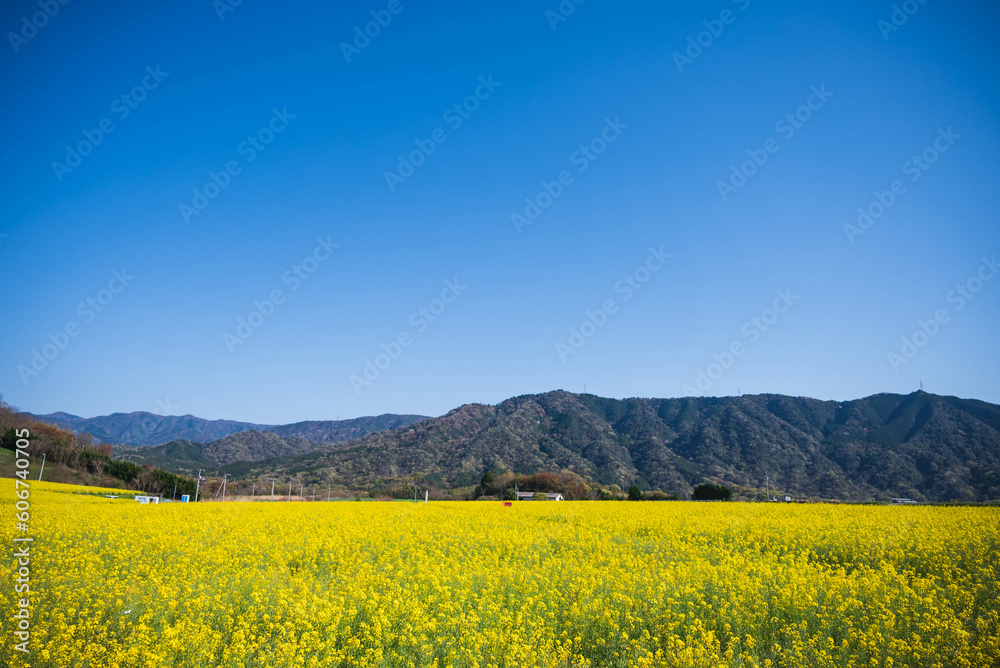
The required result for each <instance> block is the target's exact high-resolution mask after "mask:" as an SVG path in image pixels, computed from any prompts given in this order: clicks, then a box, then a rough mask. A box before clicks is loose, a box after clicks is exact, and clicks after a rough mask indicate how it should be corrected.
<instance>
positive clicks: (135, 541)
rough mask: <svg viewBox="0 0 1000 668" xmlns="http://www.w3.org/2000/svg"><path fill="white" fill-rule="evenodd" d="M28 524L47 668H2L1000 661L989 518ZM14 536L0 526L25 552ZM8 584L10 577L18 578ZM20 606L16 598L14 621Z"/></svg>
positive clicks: (175, 514) (471, 507)
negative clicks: (999, 658)
mask: <svg viewBox="0 0 1000 668" xmlns="http://www.w3.org/2000/svg"><path fill="white" fill-rule="evenodd" d="M10 486H11V488H13V482H12V481H10ZM12 497H13V494H12V493H5V494H4V497H3V498H4V504H3V507H4V510H5V512H6V511H8V510H9V512H6V515H7V516H12V514H13V512H14V510H13V508H12V507H11V506H12V505H13V502H12V501H8V500H9V499H12ZM32 504H33V505H32V533H33V535H34V536H35V543H34V544H33V545H32V555H33V561H32V569H33V570H32V590H33V594H32V596H33V601H32V615H33V616H32V642H31V650H32V653H31V655H30V657H28V660H27V661H25V660H24V659H23V658H22V655H20V653H16V652H14V651H13V644H14V642H15V641H14V640H13V637H12V634H11V633H10V630H9V623H10V622H9V620H10V615H9V614H7V613H5V614H4V617H3V620H2V624H3V634H2V635H0V664H2V665H5V666H7V665H10V666H19V665H28V664H30V665H31V666H32V667H33V668H44V667H56V666H59V667H63V666H100V667H102V668H132V667H143V668H164V667H167V666H184V667H188V666H191V667H194V666H205V667H209V666H212V667H214V666H225V667H233V668H236V667H247V668H249V667H251V666H253V667H268V668H272V667H273V668H279V667H302V668H319V667H320V666H323V667H325V666H365V667H367V666H386V667H389V666H392V667H397V666H399V667H404V666H405V667H408V668H417V667H421V668H422V667H435V668H446V667H456V668H457V667H463V668H466V667H467V668H515V667H517V668H522V667H528V666H546V667H547V666H562V667H567V668H570V667H593V668H598V667H604V666H612V667H614V666H642V667H653V666H664V667H667V666H670V667H675V666H678V667H690V668H695V667H697V668H722V667H727V668H729V667H731V668H736V667H740V668H751V667H753V668H756V667H781V668H799V667H801V668H807V667H808V668H834V667H836V668H841V667H844V666H851V667H857V668H862V667H864V668H874V667H879V668H896V667H903V666H923V667H926V668H951V667H967V668H978V667H980V666H995V665H997V661H998V658H997V657H1000V602H998V601H1000V591H998V588H1000V587H998V584H997V582H998V575H1000V573H998V571H1000V522H998V519H1000V512H998V510H997V509H993V508H934V507H919V506H918V507H885V506H866V507H862V506H829V505H778V504H735V503H728V504H727V503H693V502H659V503H652V502H643V503H629V502H563V503H556V502H530V503H527V502H517V503H514V504H513V507H510V508H504V507H502V505H501V504H500V503H499V502H497V503H486V502H480V503H469V502H439V503H431V504H429V505H424V504H402V503H350V502H340V503H318V502H317V503H287V502H278V501H276V502H274V503H267V502H264V503H212V504H197V505H195V504H179V503H173V504H169V505H160V506H143V505H139V504H137V503H135V502H134V501H128V500H117V501H109V500H107V499H102V498H100V497H86V496H81V495H74V494H62V493H58V492H56V491H54V489H52V490H51V491H49V490H43V489H38V490H33V492H32ZM12 524H13V522H8V521H5V522H3V523H2V524H0V538H2V539H3V540H4V542H5V544H7V545H11V544H12V543H11V539H12V538H13V537H14V535H13V534H14V531H13V529H12V527H11V525H12ZM13 570H14V566H13V565H12V562H11V560H9V559H8V560H4V561H3V562H2V563H0V579H2V581H3V582H5V583H10V582H11V581H12V578H13ZM12 589H13V588H12V587H11V586H9V584H8V585H4V586H3V587H2V588H0V605H2V606H3V607H4V609H5V610H11V609H13V606H14V605H15V603H14V594H13V592H12Z"/></svg>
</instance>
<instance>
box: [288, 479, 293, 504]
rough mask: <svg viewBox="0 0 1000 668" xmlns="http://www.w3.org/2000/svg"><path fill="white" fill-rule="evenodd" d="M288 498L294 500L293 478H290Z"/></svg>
mask: <svg viewBox="0 0 1000 668" xmlns="http://www.w3.org/2000/svg"><path fill="white" fill-rule="evenodd" d="M288 500H289V501H291V500H292V479H291V478H289V479H288Z"/></svg>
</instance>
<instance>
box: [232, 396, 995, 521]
mask: <svg viewBox="0 0 1000 668" xmlns="http://www.w3.org/2000/svg"><path fill="white" fill-rule="evenodd" d="M225 470H226V471H227V472H231V473H233V474H235V475H238V476H241V477H245V478H248V479H249V478H254V477H258V476H259V477H264V476H274V477H279V478H284V477H288V476H298V477H299V478H301V479H302V480H304V482H305V483H306V484H317V483H330V484H343V485H347V486H358V485H364V484H372V483H376V482H378V481H379V480H394V479H400V478H407V477H410V476H417V477H418V478H420V479H423V480H424V481H425V482H426V483H427V484H434V485H438V486H440V487H444V488H461V487H465V486H468V485H473V484H475V483H476V482H477V481H478V480H479V478H480V477H481V476H482V475H483V474H484V473H485V472H486V471H492V472H494V473H495V474H501V473H503V472H514V473H518V474H524V475H527V474H531V473H535V472H539V471H562V470H569V471H571V472H573V473H575V474H577V475H579V476H581V477H583V478H584V479H588V480H592V481H594V482H596V483H600V484H602V485H618V486H620V487H622V488H624V487H627V486H629V485H632V484H635V485H637V486H638V487H639V488H640V489H643V490H649V489H659V490H662V491H664V492H667V493H673V494H678V495H680V496H681V497H687V496H688V495H689V494H690V493H691V491H692V488H693V487H694V486H696V485H698V484H700V483H703V482H708V481H712V482H721V483H724V484H729V485H736V486H740V487H744V488H749V489H757V488H760V489H763V487H764V480H765V477H767V476H769V477H770V480H771V482H772V489H774V488H777V489H780V490H781V491H782V493H787V494H789V495H792V496H794V497H797V498H823V499H844V500H858V501H860V500H874V499H879V498H882V499H884V498H888V497H893V496H899V497H909V498H914V499H918V500H935V501H944V500H960V501H982V500H988V499H1000V406H996V405H993V404H989V403H986V402H982V401H976V400H967V399H959V398H956V397H942V396H937V395H932V394H928V393H925V392H915V393H913V394H909V395H898V394H877V395H873V396H870V397H867V398H864V399H858V400H853V401H843V402H841V401H821V400H817V399H809V398H804V397H789V396H782V395H771V394H764V395H753V396H740V397H721V398H701V397H688V398H681V399H639V398H635V399H605V398H601V397H597V396H594V395H588V394H572V393H569V392H564V391H555V392H548V393H545V394H537V395H525V396H520V397H515V398H512V399H508V400H506V401H504V402H502V403H500V404H498V405H496V406H488V405H483V404H468V405H465V406H461V407H459V408H456V409H454V410H452V411H451V412H449V413H448V414H446V415H444V416H441V417H438V418H430V419H427V420H423V421H421V422H419V423H416V424H412V425H409V426H406V427H402V428H398V429H394V430H391V431H382V432H376V433H373V434H369V435H368V436H365V437H363V438H361V439H357V440H354V441H348V442H343V443H338V444H328V445H323V446H321V447H318V448H316V449H315V450H313V451H311V452H307V453H303V454H297V455H289V456H283V457H278V458H274V459H270V460H265V461H260V462H254V463H245V462H244V463H240V464H233V465H230V466H229V467H228V468H226V469H225Z"/></svg>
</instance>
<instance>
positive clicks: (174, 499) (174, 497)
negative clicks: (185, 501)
mask: <svg viewBox="0 0 1000 668" xmlns="http://www.w3.org/2000/svg"><path fill="white" fill-rule="evenodd" d="M170 500H171V501H176V500H177V483H176V482H175V483H174V495H173V496H172V497H171V498H170Z"/></svg>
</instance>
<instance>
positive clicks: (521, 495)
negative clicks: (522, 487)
mask: <svg viewBox="0 0 1000 668" xmlns="http://www.w3.org/2000/svg"><path fill="white" fill-rule="evenodd" d="M537 493H538V492H518V493H517V500H518V501H534V499H535V494H537ZM542 493H543V494H545V496H547V497H548V500H549V501H565V500H566V499H564V498H563V495H562V494H559V493H558V492H556V493H552V492H542Z"/></svg>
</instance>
